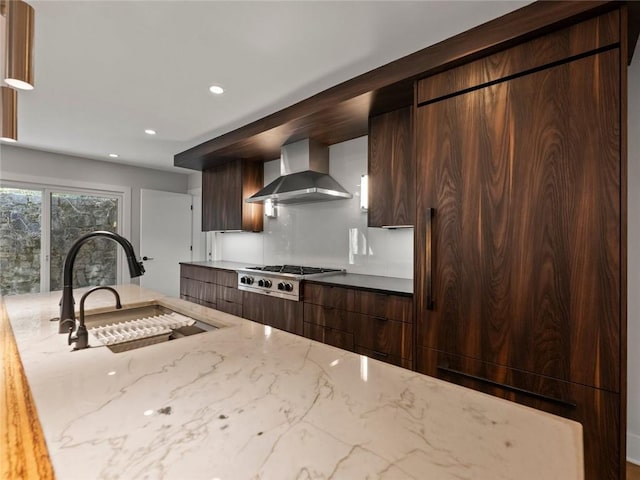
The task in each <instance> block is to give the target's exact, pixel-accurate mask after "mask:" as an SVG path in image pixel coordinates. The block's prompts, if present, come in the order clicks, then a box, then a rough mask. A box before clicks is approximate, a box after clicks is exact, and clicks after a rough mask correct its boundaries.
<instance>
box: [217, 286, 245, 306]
mask: <svg viewBox="0 0 640 480" xmlns="http://www.w3.org/2000/svg"><path fill="white" fill-rule="evenodd" d="M217 291H218V300H224V301H226V302H233V303H240V304H241V303H242V290H238V289H237V288H236V287H224V286H222V285H218V289H217Z"/></svg>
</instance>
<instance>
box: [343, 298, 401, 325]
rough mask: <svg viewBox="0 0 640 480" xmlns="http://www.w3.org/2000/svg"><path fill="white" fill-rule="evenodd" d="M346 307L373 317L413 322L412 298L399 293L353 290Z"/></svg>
mask: <svg viewBox="0 0 640 480" xmlns="http://www.w3.org/2000/svg"><path fill="white" fill-rule="evenodd" d="M349 300H350V302H349V305H348V309H349V310H351V311H353V312H359V313H364V314H366V315H371V316H374V317H383V318H388V319H391V320H398V321H401V322H407V323H413V299H412V298H409V297H401V296H399V295H388V294H384V293H374V292H366V291H363V290H354V292H353V295H351V296H350V297H349Z"/></svg>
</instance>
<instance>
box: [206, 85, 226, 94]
mask: <svg viewBox="0 0 640 480" xmlns="http://www.w3.org/2000/svg"><path fill="white" fill-rule="evenodd" d="M209 91H210V92H211V93H215V94H216V95H220V94H221V93H223V92H224V88H222V87H221V86H219V85H211V86H210V87H209Z"/></svg>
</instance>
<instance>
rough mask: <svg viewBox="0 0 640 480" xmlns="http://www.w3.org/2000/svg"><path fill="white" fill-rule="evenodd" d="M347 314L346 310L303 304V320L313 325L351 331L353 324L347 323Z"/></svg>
mask: <svg viewBox="0 0 640 480" xmlns="http://www.w3.org/2000/svg"><path fill="white" fill-rule="evenodd" d="M348 316H349V314H348V312H347V311H346V310H340V309H338V308H333V307H323V306H322V305H314V304H312V303H305V304H304V321H305V322H308V323H313V324H315V325H321V326H323V327H330V328H335V329H338V330H343V331H347V332H353V326H352V325H351V324H350V323H349V318H348Z"/></svg>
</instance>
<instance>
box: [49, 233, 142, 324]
mask: <svg viewBox="0 0 640 480" xmlns="http://www.w3.org/2000/svg"><path fill="white" fill-rule="evenodd" d="M95 237H104V238H108V239H110V240H113V241H115V242H117V243H119V244H120V245H121V246H122V248H123V249H124V251H125V253H126V255H127V263H128V264H129V274H130V275H131V277H139V276H140V275H143V274H144V267H143V266H142V262H139V261H138V260H137V259H136V253H135V252H134V250H133V246H132V245H131V242H129V240H127V239H126V238H124V237H123V236H121V235H118V234H117V233H113V232H107V231H104V230H98V231H95V232H91V233H87V234H86V235H83V236H82V237H80V238H79V239H78V240H76V241H75V242H74V243H73V245H71V248H70V249H69V252H67V256H66V258H65V259H64V273H63V283H64V286H63V288H62V300H61V301H60V323H59V325H58V332H59V333H69V332H70V331H71V332H72V331H73V330H75V328H76V317H75V312H74V305H75V300H74V299H73V264H74V263H75V261H76V256H77V255H78V251H79V250H80V247H82V245H84V244H85V243H86V242H87V241H89V240H91V239H92V238H95Z"/></svg>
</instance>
